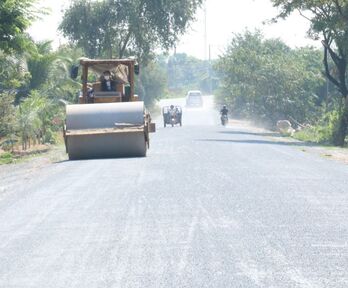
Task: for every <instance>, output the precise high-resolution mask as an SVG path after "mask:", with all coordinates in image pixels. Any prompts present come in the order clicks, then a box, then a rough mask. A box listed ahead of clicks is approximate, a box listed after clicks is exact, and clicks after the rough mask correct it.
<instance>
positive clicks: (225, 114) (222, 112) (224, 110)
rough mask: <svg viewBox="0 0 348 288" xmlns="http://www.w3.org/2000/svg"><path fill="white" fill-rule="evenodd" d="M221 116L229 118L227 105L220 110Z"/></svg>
mask: <svg viewBox="0 0 348 288" xmlns="http://www.w3.org/2000/svg"><path fill="white" fill-rule="evenodd" d="M220 114H221V116H227V115H228V109H227V107H226V105H223V106H222V109H221V110H220Z"/></svg>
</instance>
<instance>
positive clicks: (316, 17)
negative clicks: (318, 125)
mask: <svg viewBox="0 0 348 288" xmlns="http://www.w3.org/2000/svg"><path fill="white" fill-rule="evenodd" d="M272 2H273V5H274V6H275V7H278V8H280V9H281V12H280V14H279V15H278V18H279V17H281V18H286V17H288V16H289V15H290V14H291V13H292V12H293V11H300V13H301V14H302V15H303V16H304V17H306V18H307V19H308V20H309V21H310V22H311V27H310V30H309V31H308V34H309V35H310V36H311V37H312V38H314V39H318V38H319V37H322V44H323V47H324V67H325V75H326V77H327V78H328V79H329V80H330V81H331V82H332V83H333V84H334V85H335V86H336V87H337V89H338V90H339V91H340V93H341V95H342V98H343V100H344V109H343V112H342V115H341V120H340V125H339V129H337V131H338V132H337V135H336V137H335V144H337V145H340V146H343V145H344V140H345V136H346V135H347V130H348V88H347V60H348V2H347V1H346V0H305V1H298V0H272ZM306 12H309V13H308V15H306ZM330 64H331V65H334V67H335V69H333V70H331V69H330Z"/></svg>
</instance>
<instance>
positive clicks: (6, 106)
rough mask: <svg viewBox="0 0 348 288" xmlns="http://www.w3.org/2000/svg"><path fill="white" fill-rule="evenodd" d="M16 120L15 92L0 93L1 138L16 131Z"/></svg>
mask: <svg viewBox="0 0 348 288" xmlns="http://www.w3.org/2000/svg"><path fill="white" fill-rule="evenodd" d="M15 120H16V119H15V107H14V94H13V93H2V94H0V138H1V137H5V136H8V135H10V134H13V133H14V130H15V128H14V127H15V123H16V121H15Z"/></svg>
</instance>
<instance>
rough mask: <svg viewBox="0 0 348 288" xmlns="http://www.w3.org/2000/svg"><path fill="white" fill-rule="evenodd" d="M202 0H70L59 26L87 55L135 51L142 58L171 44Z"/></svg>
mask: <svg viewBox="0 0 348 288" xmlns="http://www.w3.org/2000/svg"><path fill="white" fill-rule="evenodd" d="M201 3H202V0H189V1H188V0H163V1H155V0H131V1H125V0H102V1H91V0H88V1H85V0H74V1H73V2H72V4H71V6H70V7H69V8H68V9H67V10H66V11H65V14H64V18H63V21H62V23H61V25H60V30H61V31H62V32H63V34H64V35H65V36H66V37H68V38H69V39H70V40H71V41H72V42H74V43H77V44H78V45H79V46H80V47H82V48H83V49H84V51H85V53H86V54H87V56H88V57H92V58H95V57H109V58H112V57H119V58H122V57H124V56H128V55H137V56H138V58H140V59H142V62H146V61H145V60H147V59H148V58H149V57H150V58H151V56H153V53H154V51H155V50H156V49H158V48H163V49H168V48H170V47H173V46H174V44H175V42H176V41H177V38H178V36H179V35H181V34H183V33H184V32H185V31H186V29H187V27H188V25H189V23H190V22H191V21H192V20H193V19H194V14H195V12H196V10H197V8H198V7H199V6H200V5H201Z"/></svg>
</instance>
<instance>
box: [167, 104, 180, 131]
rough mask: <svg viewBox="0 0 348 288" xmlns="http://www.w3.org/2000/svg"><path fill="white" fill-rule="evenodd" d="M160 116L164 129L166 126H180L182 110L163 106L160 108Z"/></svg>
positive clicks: (172, 106) (176, 107)
mask: <svg viewBox="0 0 348 288" xmlns="http://www.w3.org/2000/svg"><path fill="white" fill-rule="evenodd" d="M162 114H163V124H164V127H166V126H167V125H172V127H173V126H174V125H176V124H180V126H182V109H181V107H180V106H174V105H171V106H164V107H163V108H162Z"/></svg>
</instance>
